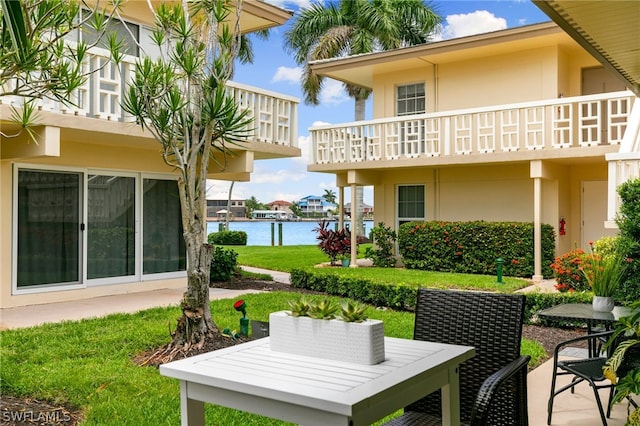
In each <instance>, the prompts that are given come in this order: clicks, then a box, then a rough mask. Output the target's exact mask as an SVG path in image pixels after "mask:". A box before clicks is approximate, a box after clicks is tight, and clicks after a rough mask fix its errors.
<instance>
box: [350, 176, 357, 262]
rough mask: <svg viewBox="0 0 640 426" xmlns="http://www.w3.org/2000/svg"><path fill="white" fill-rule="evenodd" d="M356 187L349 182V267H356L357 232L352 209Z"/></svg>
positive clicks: (354, 204) (355, 196)
mask: <svg viewBox="0 0 640 426" xmlns="http://www.w3.org/2000/svg"><path fill="white" fill-rule="evenodd" d="M357 187H358V185H356V184H351V229H350V231H351V262H350V264H349V266H350V267H351V268H357V267H358V264H357V263H356V262H357V258H358V233H357V232H356V214H355V211H354V209H355V207H356V198H357V195H356V188H357Z"/></svg>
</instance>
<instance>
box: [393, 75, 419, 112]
mask: <svg viewBox="0 0 640 426" xmlns="http://www.w3.org/2000/svg"><path fill="white" fill-rule="evenodd" d="M419 85H422V89H423V92H424V94H423V95H422V96H421V97H420V96H414V97H411V98H408V97H407V98H403V99H402V101H404V102H407V101H410V100H413V101H414V102H415V101H416V100H418V99H422V100H423V101H424V109H423V110H422V111H419V110H413V111H410V112H407V111H405V112H403V113H401V112H400V111H399V108H398V106H399V103H400V101H401V99H400V94H399V93H398V92H399V91H400V88H402V87H410V86H419ZM395 109H396V117H403V116H405V115H415V114H424V113H425V112H427V85H426V83H425V82H424V81H418V82H414V83H406V84H398V85H397V86H396V90H395Z"/></svg>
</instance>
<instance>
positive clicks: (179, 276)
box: [0, 0, 300, 308]
mask: <svg viewBox="0 0 640 426" xmlns="http://www.w3.org/2000/svg"><path fill="white" fill-rule="evenodd" d="M241 4H242V11H241V20H240V28H241V31H242V32H243V33H249V32H252V31H256V30H260V29H265V28H270V27H274V26H278V25H282V24H283V23H285V22H286V21H287V19H289V18H290V17H291V12H288V11H285V10H283V9H280V8H278V7H275V6H272V5H270V4H268V3H265V2H262V1H257V0H244V1H243V2H241ZM120 16H121V17H122V19H123V21H117V22H116V23H117V25H119V26H123V25H126V26H127V27H128V28H129V30H128V31H120V33H121V34H122V35H124V36H126V37H130V38H131V37H133V38H135V43H134V42H131V43H128V44H129V46H136V45H137V43H140V45H142V46H143V47H150V41H149V40H150V35H151V28H152V25H153V16H152V14H151V13H150V11H149V9H148V2H142V1H132V2H124V4H123V6H122V8H121V12H120ZM230 16H231V17H235V16H236V14H235V13H231V15H230ZM76 36H77V37H81V34H80V32H79V33H78V34H76ZM130 41H132V40H130ZM70 42H73V40H70ZM142 51H147V52H148V53H147V54H149V55H153V54H154V52H155V50H154V49H153V48H148V49H129V50H128V51H127V52H126V53H127V55H126V56H125V58H124V60H123V62H122V64H121V65H120V67H119V69H118V68H117V66H116V65H115V64H114V63H111V62H109V61H108V59H107V58H108V55H107V52H106V51H104V50H101V49H99V48H95V49H92V50H91V51H90V52H89V60H88V61H87V67H89V69H93V70H98V71H97V72H95V73H94V74H92V75H91V77H90V78H89V79H88V80H87V81H86V84H84V86H82V87H81V88H80V89H79V90H78V91H77V92H76V93H75V94H74V100H75V102H76V103H77V106H75V107H72V106H69V105H60V104H57V103H54V102H51V101H43V102H41V103H40V105H39V108H40V111H39V114H38V127H37V128H36V131H37V135H38V137H37V139H38V141H37V143H33V142H30V141H29V140H28V139H27V137H20V138H15V139H9V138H4V137H3V138H2V139H1V144H0V204H1V205H2V210H1V212H0V307H2V308H5V307H13V306H21V305H29V304H39V303H48V302H56V301H63V300H78V299H81V298H87V297H95V296H101V295H107V294H116V293H129V292H136V291H144V290H153V289H159V288H168V287H175V288H181V287H184V286H186V279H185V277H186V272H185V266H186V265H185V263H186V256H185V248H184V240H183V237H182V233H183V231H182V227H181V215H180V201H179V197H178V190H177V183H176V174H175V172H174V171H173V170H172V169H171V168H170V167H168V166H167V165H166V164H165V163H164V162H163V161H162V158H161V156H160V147H159V144H158V142H157V141H156V140H155V139H154V138H153V136H152V135H151V133H150V132H148V131H143V130H141V128H140V126H139V125H136V124H135V123H134V122H133V120H132V118H131V117H128V116H127V115H126V114H124V113H123V111H122V109H121V107H120V103H121V101H122V97H123V93H124V91H125V90H126V88H127V81H129V79H130V76H131V74H132V72H133V70H134V63H135V61H136V60H137V59H138V56H139V55H141V54H142V53H141V52H142ZM227 87H228V90H229V92H230V93H231V94H233V96H235V97H236V99H237V100H238V103H239V104H240V105H241V107H242V108H244V109H246V110H248V111H249V116H251V117H253V118H254V122H253V127H252V129H253V130H252V134H251V135H250V137H249V138H248V140H247V142H246V143H244V144H241V145H239V146H237V147H234V155H233V156H229V157H227V159H226V167H225V169H224V171H220V169H219V167H217V166H216V163H214V162H212V163H211V167H210V169H209V176H208V178H210V179H217V180H229V181H232V180H233V181H248V180H249V179H250V175H251V172H252V171H253V162H254V161H256V160H261V159H271V158H285V157H297V156H300V149H299V148H298V146H297V133H298V132H297V104H298V100H297V99H296V98H292V97H290V96H286V95H279V94H277V93H273V92H270V91H267V90H263V89H260V88H255V87H249V86H245V85H242V84H239V83H235V82H229V84H228V86H227ZM12 105H14V106H16V107H19V106H20V105H21V99H20V98H17V97H10V96H7V97H4V98H1V99H0V125H1V126H2V129H3V132H4V133H6V134H10V133H12V131H14V130H15V131H17V127H16V124H15V123H13V122H12V121H11V106H12Z"/></svg>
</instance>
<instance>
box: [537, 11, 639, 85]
mask: <svg viewBox="0 0 640 426" xmlns="http://www.w3.org/2000/svg"><path fill="white" fill-rule="evenodd" d="M533 3H534V4H535V5H536V6H538V8H539V9H540V10H542V11H543V12H544V13H546V14H547V15H548V16H549V17H550V18H551V19H552V20H553V21H554V22H556V23H557V24H558V25H559V26H560V27H561V28H562V29H563V30H564V31H565V32H566V33H567V34H569V35H570V36H571V37H572V38H573V39H574V40H576V41H577V42H578V43H579V44H580V45H581V46H582V47H583V48H584V49H585V50H587V51H588V52H589V53H590V54H591V55H593V56H594V57H595V58H596V59H597V60H598V61H599V62H601V63H602V64H603V65H604V66H605V67H606V68H608V69H609V70H610V71H611V72H613V73H614V74H615V75H616V76H617V77H618V78H620V79H621V80H622V81H624V83H625V85H626V86H627V87H628V88H629V89H630V90H632V91H633V92H634V93H635V94H636V95H637V96H640V1H637V0H626V1H585V0H547V1H542V0H533Z"/></svg>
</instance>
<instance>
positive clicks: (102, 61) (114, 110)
mask: <svg viewBox="0 0 640 426" xmlns="http://www.w3.org/2000/svg"><path fill="white" fill-rule="evenodd" d="M135 60H136V58H135V57H133V56H126V57H125V59H124V60H123V61H122V63H121V64H120V65H119V66H118V65H116V64H115V63H113V62H111V61H110V60H109V55H108V52H107V51H106V50H104V49H99V48H93V49H92V50H91V53H90V54H89V55H88V58H87V61H86V63H85V72H89V71H94V72H93V73H92V74H91V76H90V77H89V78H88V79H87V80H86V82H85V83H84V85H82V87H80V88H79V89H77V90H76V91H75V93H73V95H72V97H71V103H72V104H73V105H64V104H61V103H59V102H56V101H53V100H51V99H41V100H40V101H39V103H38V108H39V110H40V111H43V112H50V113H55V114H64V115H67V116H69V115H71V116H80V117H90V118H95V119H99V120H106V121H114V122H122V123H132V122H133V121H134V118H133V117H131V116H129V115H127V114H125V113H124V111H123V110H122V108H121V107H120V104H121V102H122V99H123V94H124V91H125V90H126V86H127V85H126V82H127V81H130V80H131V78H132V76H133V73H134V72H135ZM227 88H228V91H229V94H230V95H231V96H233V97H234V98H235V99H236V101H237V102H238V104H239V105H240V107H241V108H242V109H244V110H248V111H249V117H251V118H253V119H254V121H253V123H252V126H251V129H250V131H249V136H248V141H249V142H262V143H266V144H270V145H279V146H284V147H291V148H297V146H298V135H297V126H298V123H297V114H298V103H299V101H298V99H297V98H294V97H292V96H287V95H281V94H278V93H275V92H270V91H267V90H262V89H259V88H255V87H251V86H247V85H242V84H238V83H235V82H228V84H227ZM22 101H23V99H22V98H21V97H18V96H5V97H0V105H2V104H5V105H14V106H16V107H19V106H20V105H22Z"/></svg>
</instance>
